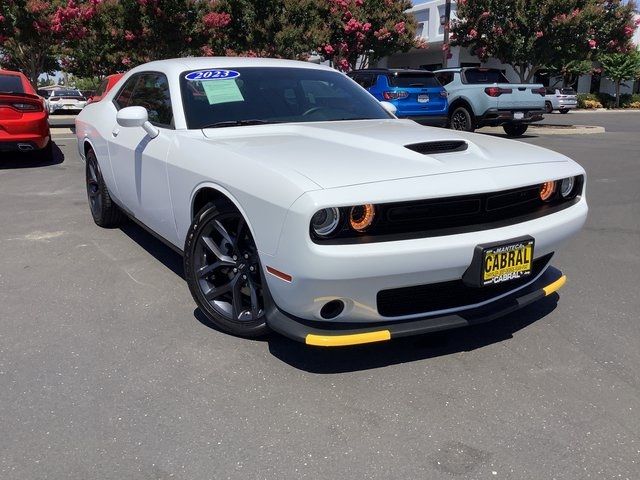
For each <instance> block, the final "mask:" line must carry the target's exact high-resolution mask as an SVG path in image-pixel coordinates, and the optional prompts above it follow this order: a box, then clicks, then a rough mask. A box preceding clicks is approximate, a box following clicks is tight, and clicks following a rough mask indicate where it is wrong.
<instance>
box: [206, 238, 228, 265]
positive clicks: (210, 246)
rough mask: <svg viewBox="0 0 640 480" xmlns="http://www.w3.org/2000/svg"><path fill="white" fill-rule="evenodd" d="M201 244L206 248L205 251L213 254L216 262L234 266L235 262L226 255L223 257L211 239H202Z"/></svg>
mask: <svg viewBox="0 0 640 480" xmlns="http://www.w3.org/2000/svg"><path fill="white" fill-rule="evenodd" d="M202 243H204V245H205V246H206V247H207V249H208V250H209V251H210V252H211V253H213V254H214V255H215V256H216V257H217V258H218V260H220V261H222V262H225V263H227V264H229V265H235V263H236V262H235V260H233V258H231V257H230V256H228V255H224V254H223V253H222V251H221V250H220V247H218V245H216V242H214V241H213V239H212V238H211V237H202Z"/></svg>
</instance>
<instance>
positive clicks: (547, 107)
mask: <svg viewBox="0 0 640 480" xmlns="http://www.w3.org/2000/svg"><path fill="white" fill-rule="evenodd" d="M544 109H545V111H546V112H547V113H553V105H551V102H545V104H544Z"/></svg>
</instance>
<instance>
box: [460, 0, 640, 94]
mask: <svg viewBox="0 0 640 480" xmlns="http://www.w3.org/2000/svg"><path fill="white" fill-rule="evenodd" d="M457 5H458V11H457V17H458V19H457V20H456V21H454V22H452V25H451V30H452V38H451V40H452V44H454V45H460V46H464V47H468V48H469V49H470V50H471V52H472V53H474V54H475V55H476V56H477V57H478V58H480V59H481V60H483V61H485V60H487V59H488V58H491V57H494V58H497V59H499V60H500V61H501V62H503V63H505V64H508V65H511V66H512V67H513V68H514V70H515V71H516V72H517V73H518V75H519V76H520V80H521V81H522V82H530V81H531V80H532V79H533V77H534V75H535V74H536V73H537V72H538V71H540V70H542V69H547V70H552V71H555V72H563V71H566V70H567V68H568V66H570V65H571V62H576V61H584V60H593V59H595V58H596V57H597V55H598V54H600V53H605V52H606V53H609V52H626V51H630V49H631V48H632V47H631V38H632V37H633V32H634V30H635V25H634V21H633V11H634V8H635V5H634V3H633V1H630V2H627V3H626V4H625V3H623V2H621V0H514V1H512V2H505V1H503V0H458V2H457Z"/></svg>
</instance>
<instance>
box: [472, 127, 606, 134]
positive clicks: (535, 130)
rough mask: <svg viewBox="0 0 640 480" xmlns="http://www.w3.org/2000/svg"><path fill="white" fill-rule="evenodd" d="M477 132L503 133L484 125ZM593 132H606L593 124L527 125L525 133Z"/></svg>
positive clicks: (498, 129)
mask: <svg viewBox="0 0 640 480" xmlns="http://www.w3.org/2000/svg"><path fill="white" fill-rule="evenodd" d="M478 133H493V134H495V133H498V134H503V135H506V134H505V133H504V130H503V129H502V127H485V128H481V129H480V130H478ZM594 133H606V130H605V128H604V127H598V126H593V125H529V129H528V130H527V133H525V135H530V134H531V135H593V134H594Z"/></svg>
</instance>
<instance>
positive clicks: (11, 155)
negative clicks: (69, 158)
mask: <svg viewBox="0 0 640 480" xmlns="http://www.w3.org/2000/svg"><path fill="white" fill-rule="evenodd" d="M63 162H64V153H62V150H60V148H59V147H58V145H56V144H55V143H54V144H53V156H52V158H51V159H50V160H48V161H43V160H41V159H39V158H38V156H37V155H36V154H34V153H21V152H1V153H0V170H8V169H16V168H42V167H50V166H51V165H59V164H61V163H63Z"/></svg>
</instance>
